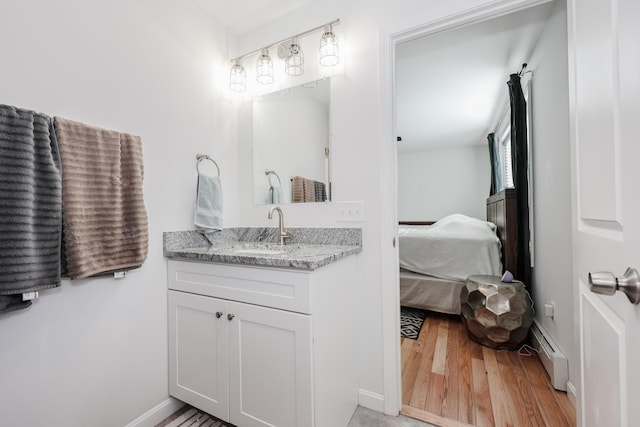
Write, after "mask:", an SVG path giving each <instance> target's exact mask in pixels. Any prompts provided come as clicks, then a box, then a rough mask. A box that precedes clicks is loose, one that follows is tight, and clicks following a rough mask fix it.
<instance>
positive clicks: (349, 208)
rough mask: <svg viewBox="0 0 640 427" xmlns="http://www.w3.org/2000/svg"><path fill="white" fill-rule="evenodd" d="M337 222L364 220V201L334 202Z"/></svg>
mask: <svg viewBox="0 0 640 427" xmlns="http://www.w3.org/2000/svg"><path fill="white" fill-rule="evenodd" d="M336 205H337V207H338V222H364V202H362V201H359V202H336Z"/></svg>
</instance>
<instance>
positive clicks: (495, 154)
mask: <svg viewBox="0 0 640 427" xmlns="http://www.w3.org/2000/svg"><path fill="white" fill-rule="evenodd" d="M487 141H488V142H489V160H490V161H491V189H490V190H489V195H490V196H493V195H494V194H496V193H497V192H499V191H500V190H501V189H502V169H500V151H499V150H500V148H499V147H498V144H497V143H496V134H495V133H493V132H492V133H490V134H489V135H487Z"/></svg>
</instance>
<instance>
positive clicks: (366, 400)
mask: <svg viewBox="0 0 640 427" xmlns="http://www.w3.org/2000/svg"><path fill="white" fill-rule="evenodd" d="M358 404H359V405H360V406H364V407H365V408H367V409H371V410H374V411H377V412H384V396H383V395H381V394H378V393H374V392H372V391H369V390H364V389H359V390H358Z"/></svg>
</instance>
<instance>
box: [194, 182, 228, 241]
mask: <svg viewBox="0 0 640 427" xmlns="http://www.w3.org/2000/svg"><path fill="white" fill-rule="evenodd" d="M194 223H195V225H196V226H197V227H201V228H204V229H206V230H222V185H221V184H220V178H218V177H217V176H209V175H204V174H198V188H197V192H196V207H195V219H194Z"/></svg>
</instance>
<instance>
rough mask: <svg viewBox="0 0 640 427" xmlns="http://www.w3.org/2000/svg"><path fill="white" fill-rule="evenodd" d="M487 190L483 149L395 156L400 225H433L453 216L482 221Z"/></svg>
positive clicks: (487, 171) (488, 174) (488, 181)
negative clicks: (418, 222)
mask: <svg viewBox="0 0 640 427" xmlns="http://www.w3.org/2000/svg"><path fill="white" fill-rule="evenodd" d="M490 186H491V164H490V162H489V149H488V147H487V146H486V145H482V146H480V145H476V146H468V147H455V148H448V149H447V148H440V149H434V150H429V151H420V152H409V153H404V152H402V153H398V219H399V220H400V221H435V220H438V219H441V218H443V217H445V216H447V215H450V214H453V213H461V214H464V215H468V216H471V217H474V218H479V219H486V217H487V213H486V205H487V204H486V200H487V197H488V196H489V188H490Z"/></svg>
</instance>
